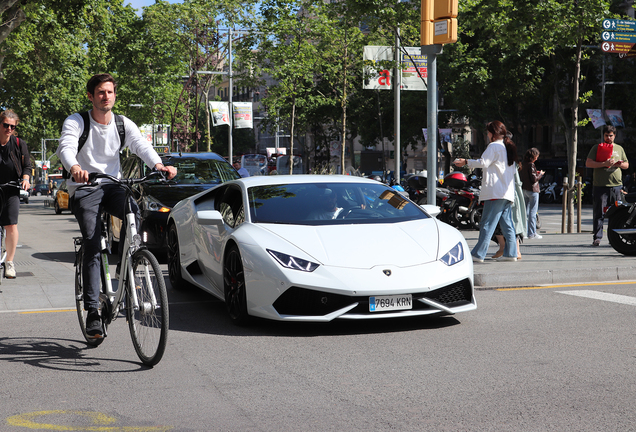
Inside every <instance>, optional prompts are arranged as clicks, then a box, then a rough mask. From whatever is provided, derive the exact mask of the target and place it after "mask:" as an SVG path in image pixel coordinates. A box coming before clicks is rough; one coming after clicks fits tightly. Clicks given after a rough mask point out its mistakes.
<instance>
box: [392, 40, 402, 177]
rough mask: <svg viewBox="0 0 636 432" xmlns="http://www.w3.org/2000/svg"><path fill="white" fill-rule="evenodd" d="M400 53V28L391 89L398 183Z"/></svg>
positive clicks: (396, 42)
mask: <svg viewBox="0 0 636 432" xmlns="http://www.w3.org/2000/svg"><path fill="white" fill-rule="evenodd" d="M401 54H402V53H401V52H400V28H399V27H398V28H397V30H396V31H395V73H394V74H393V91H394V93H395V102H394V103H395V118H394V126H393V128H394V129H395V146H394V149H395V152H394V156H395V177H394V178H395V181H396V182H397V184H399V183H400V157H401V155H402V152H401V149H400V91H401V89H400V87H402V61H401V60H402V55H401Z"/></svg>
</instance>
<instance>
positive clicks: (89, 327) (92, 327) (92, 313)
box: [86, 308, 103, 339]
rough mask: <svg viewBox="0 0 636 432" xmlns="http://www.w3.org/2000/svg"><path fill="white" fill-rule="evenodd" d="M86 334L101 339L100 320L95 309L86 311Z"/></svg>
mask: <svg viewBox="0 0 636 432" xmlns="http://www.w3.org/2000/svg"><path fill="white" fill-rule="evenodd" d="M86 334H87V335H89V336H91V337H93V338H95V339H98V338H101V337H102V334H103V333H102V320H101V318H100V316H99V311H98V310H97V309H95V308H90V309H89V310H88V315H87V316H86Z"/></svg>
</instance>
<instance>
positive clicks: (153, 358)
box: [126, 249, 168, 366]
mask: <svg viewBox="0 0 636 432" xmlns="http://www.w3.org/2000/svg"><path fill="white" fill-rule="evenodd" d="M131 264H132V269H133V273H134V280H133V281H128V284H127V290H128V291H127V293H126V302H127V305H126V316H127V318H128V327H129V329H130V336H131V337H132V341H133V345H134V346H135V351H137V355H138V356H139V359H140V360H141V361H142V363H143V364H145V365H147V366H154V365H156V364H157V363H159V360H161V357H163V353H164V351H165V349H166V343H167V341H168V294H167V292H166V284H165V282H164V279H163V274H162V273H161V268H160V267H159V263H158V262H157V258H155V256H154V255H153V254H152V253H151V252H149V251H148V250H146V249H141V250H139V251H137V252H135V254H134V255H133V256H132V263H131ZM133 293H135V294H136V297H137V298H136V300H137V302H136V303H135V298H134V296H133Z"/></svg>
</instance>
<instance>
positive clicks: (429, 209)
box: [421, 204, 442, 217]
mask: <svg viewBox="0 0 636 432" xmlns="http://www.w3.org/2000/svg"><path fill="white" fill-rule="evenodd" d="M421 207H422V208H423V209H424V211H425V212H426V213H428V214H429V215H430V216H431V217H435V216H437V215H438V214H440V213H441V212H442V209H440V208H439V207H438V206H436V205H434V204H423V205H422V206H421Z"/></svg>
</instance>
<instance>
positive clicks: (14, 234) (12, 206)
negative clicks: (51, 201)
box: [0, 110, 31, 279]
mask: <svg viewBox="0 0 636 432" xmlns="http://www.w3.org/2000/svg"><path fill="white" fill-rule="evenodd" d="M19 122H20V119H19V118H18V115H17V114H16V113H15V112H14V111H12V110H5V111H4V112H3V113H2V114H0V184H5V183H9V182H11V181H17V182H20V181H22V184H21V187H22V189H24V190H29V188H30V187H31V185H30V184H29V178H30V177H29V176H30V174H31V158H30V156H29V149H28V147H27V143H26V142H25V141H24V140H21V139H19V138H18V137H17V136H15V132H16V131H15V128H16V127H17V126H18V123H19ZM2 192H3V195H4V199H5V202H4V203H3V206H2V209H0V210H1V212H0V224H1V225H2V226H3V227H4V229H5V232H6V238H5V246H6V250H7V257H6V261H5V277H7V278H8V279H13V278H15V277H16V272H15V265H14V264H13V258H14V256H15V249H16V246H17V245H18V215H19V213H20V191H19V190H17V189H16V188H12V187H6V188H3V191H2Z"/></svg>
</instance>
